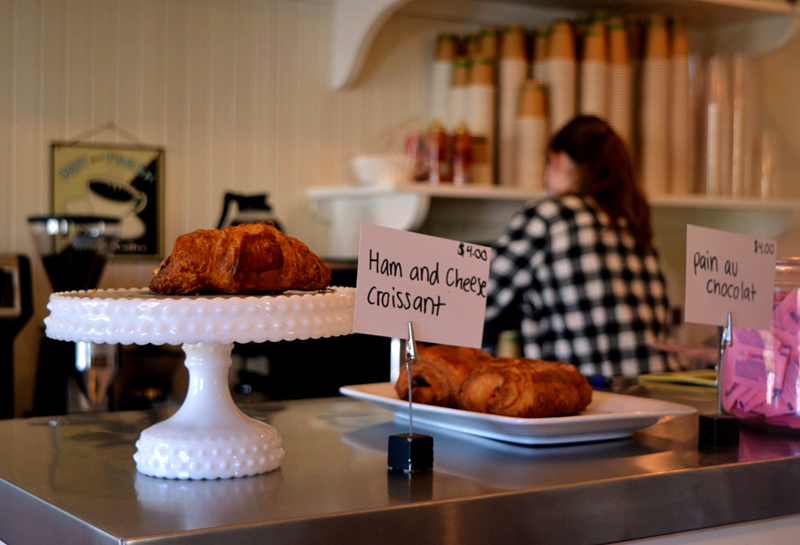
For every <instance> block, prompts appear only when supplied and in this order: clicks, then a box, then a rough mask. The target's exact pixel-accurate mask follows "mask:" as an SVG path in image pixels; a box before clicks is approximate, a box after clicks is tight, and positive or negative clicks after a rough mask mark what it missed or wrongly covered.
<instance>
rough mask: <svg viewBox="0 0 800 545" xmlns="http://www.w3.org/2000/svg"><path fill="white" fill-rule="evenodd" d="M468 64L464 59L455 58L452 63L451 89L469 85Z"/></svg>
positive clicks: (461, 57)
mask: <svg viewBox="0 0 800 545" xmlns="http://www.w3.org/2000/svg"><path fill="white" fill-rule="evenodd" d="M470 64H471V63H470V61H469V59H467V58H466V57H463V56H460V57H456V60H455V62H454V63H453V87H464V86H465V85H467V84H469V71H470Z"/></svg>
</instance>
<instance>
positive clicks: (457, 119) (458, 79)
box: [446, 56, 470, 132]
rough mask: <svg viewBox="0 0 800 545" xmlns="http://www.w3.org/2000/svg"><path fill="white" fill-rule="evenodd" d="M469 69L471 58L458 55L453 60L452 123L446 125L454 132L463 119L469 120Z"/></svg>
mask: <svg viewBox="0 0 800 545" xmlns="http://www.w3.org/2000/svg"><path fill="white" fill-rule="evenodd" d="M469 69H470V61H469V59H467V58H466V57H463V56H462V57H456V60H455V61H454V62H453V84H452V86H451V87H450V125H447V126H446V127H447V130H448V131H449V132H452V131H453V130H454V129H455V128H456V126H457V125H458V124H459V123H461V122H462V121H463V122H464V123H466V122H467V113H468V110H469V93H468V90H467V86H468V85H469Z"/></svg>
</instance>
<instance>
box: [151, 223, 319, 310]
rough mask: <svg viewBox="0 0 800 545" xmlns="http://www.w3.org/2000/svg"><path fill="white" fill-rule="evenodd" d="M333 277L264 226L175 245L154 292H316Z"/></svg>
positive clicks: (201, 233) (200, 233) (199, 234)
mask: <svg viewBox="0 0 800 545" xmlns="http://www.w3.org/2000/svg"><path fill="white" fill-rule="evenodd" d="M330 281H331V271H330V269H329V268H328V267H327V265H325V263H323V262H322V260H321V259H320V258H319V257H317V256H316V255H315V254H314V253H313V252H312V251H311V250H309V249H308V246H306V245H305V244H303V243H302V242H300V241H299V240H297V239H295V238H292V237H288V236H286V235H284V234H283V233H281V232H280V231H279V230H278V229H276V228H275V227H273V226H271V225H267V224H266V223H248V224H242V225H236V226H230V227H226V228H225V229H224V230H217V229H209V230H203V229H200V230H197V231H195V232H193V233H188V234H185V235H181V236H180V237H178V239H177V240H176V241H175V246H174V248H173V250H172V255H170V256H169V257H167V258H166V259H164V261H162V262H161V265H160V266H159V267H158V269H157V270H156V271H155V275H154V277H153V279H152V280H151V282H150V289H151V290H152V291H154V292H156V293H161V294H163V295H184V294H212V293H219V294H242V295H246V294H253V293H271V292H282V291H286V290H301V291H314V290H320V289H323V288H326V287H328V286H329V285H330Z"/></svg>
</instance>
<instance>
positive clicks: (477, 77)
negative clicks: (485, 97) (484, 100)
mask: <svg viewBox="0 0 800 545" xmlns="http://www.w3.org/2000/svg"><path fill="white" fill-rule="evenodd" d="M469 80H470V83H473V84H475V83H477V84H481V85H494V62H493V61H492V60H491V59H484V58H479V59H476V60H475V61H474V62H473V63H472V69H471V70H470V75H469Z"/></svg>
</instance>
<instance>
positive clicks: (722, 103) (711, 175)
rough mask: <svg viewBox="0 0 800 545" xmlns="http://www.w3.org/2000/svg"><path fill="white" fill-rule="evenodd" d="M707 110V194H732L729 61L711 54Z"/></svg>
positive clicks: (731, 120)
mask: <svg viewBox="0 0 800 545" xmlns="http://www.w3.org/2000/svg"><path fill="white" fill-rule="evenodd" d="M707 101H708V102H707V112H706V123H707V126H706V193H707V194H708V195H711V196H718V195H726V196H728V195H731V180H732V170H733V127H732V124H733V119H732V117H733V116H732V107H731V89H730V63H729V62H728V59H726V58H724V57H721V56H718V55H714V56H713V57H711V59H709V61H708V92H707Z"/></svg>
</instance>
